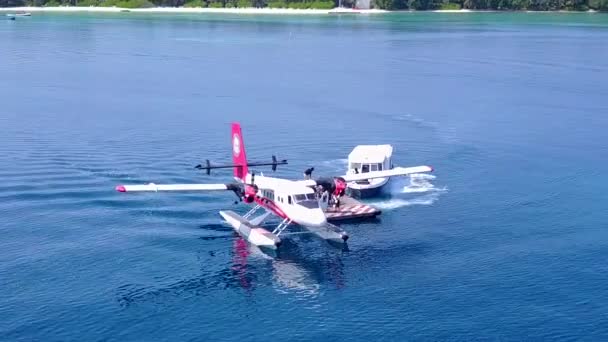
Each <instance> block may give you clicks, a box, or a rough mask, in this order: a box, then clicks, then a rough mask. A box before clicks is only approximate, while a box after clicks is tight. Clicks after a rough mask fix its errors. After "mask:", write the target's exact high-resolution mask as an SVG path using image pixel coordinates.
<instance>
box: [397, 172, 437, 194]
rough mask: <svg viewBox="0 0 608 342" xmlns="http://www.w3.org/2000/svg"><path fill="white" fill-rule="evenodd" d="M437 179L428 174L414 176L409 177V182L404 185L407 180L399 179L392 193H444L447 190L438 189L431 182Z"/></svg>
mask: <svg viewBox="0 0 608 342" xmlns="http://www.w3.org/2000/svg"><path fill="white" fill-rule="evenodd" d="M435 178H436V177H435V176H433V175H428V174H413V175H410V177H409V182H408V183H407V184H404V182H406V180H407V179H408V178H406V180H403V179H397V180H396V181H395V182H394V183H393V184H394V185H393V186H392V187H391V193H404V194H410V193H425V192H443V191H446V190H447V188H437V187H435V185H433V184H432V183H431V182H430V181H431V180H433V179H435Z"/></svg>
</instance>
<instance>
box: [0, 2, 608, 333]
mask: <svg viewBox="0 0 608 342" xmlns="http://www.w3.org/2000/svg"><path fill="white" fill-rule="evenodd" d="M607 76H608V15H603V14H589V13H580V14H565V13H553V14H550V13H519V14H517V13H510V14H508V13H470V14H439V13H399V14H388V15H369V16H368V15H363V16H263V15H259V16H247V15H243V16H237V15H159V14H156V15H144V14H129V13H118V14H43V13H34V15H33V16H32V17H31V18H18V19H17V20H16V21H8V20H6V21H4V20H3V21H1V22H0V100H1V109H0V132H1V133H0V217H1V221H0V236H1V237H0V247H1V248H0V318H1V319H0V340H2V341H195V340H196V341H222V340H235V341H243V340H255V341H333V340H352V341H376V340H385V341H403V340H535V341H538V340H588V341H600V340H607V339H608V296H607V295H606V294H607V292H606V290H607V286H608V264H607V263H606V260H607V258H608V210H607V209H608V207H607V204H608V201H607V200H608V198H607V195H606V194H607V193H608V180H607V178H606V174H607V173H608V139H607V138H606V132H607V130H608V83H607ZM232 121H239V122H241V124H242V125H243V130H244V136H245V143H246V148H247V153H248V156H249V158H250V159H253V160H260V161H265V160H268V159H270V157H271V155H273V154H276V155H277V157H278V158H280V159H282V158H285V159H288V161H289V165H287V166H285V167H283V168H279V170H278V171H277V172H276V175H278V176H281V177H289V178H293V179H300V178H301V177H302V172H303V170H304V169H306V168H308V167H311V166H314V167H315V173H314V174H313V176H321V175H339V174H342V173H343V172H344V171H345V167H346V158H347V155H348V153H349V152H350V151H351V149H352V148H353V147H354V146H355V145H358V144H372V143H378V144H384V143H386V144H392V145H393V146H394V148H395V154H394V162H395V164H396V165H400V166H413V165H420V164H429V165H432V166H434V167H435V172H433V174H432V176H427V177H422V176H417V177H413V178H411V179H410V178H401V179H394V182H393V183H392V184H391V187H390V188H389V189H387V190H388V194H386V195H384V196H382V197H379V198H374V199H370V200H369V201H368V202H369V203H371V204H373V205H375V206H377V207H378V208H381V209H382V210H383V213H382V215H381V217H380V219H379V220H378V221H372V222H360V223H351V224H346V225H343V228H344V229H345V230H347V231H348V232H349V234H350V240H349V243H348V248H346V249H339V248H335V247H333V246H330V245H328V244H327V243H325V242H323V241H319V240H318V239H316V238H314V237H311V236H307V235H302V234H297V235H292V236H289V238H288V239H287V241H286V242H285V245H283V246H282V250H281V251H280V252H279V253H278V255H276V256H268V255H265V254H261V253H259V251H256V250H255V249H253V248H250V247H248V246H247V244H246V243H245V242H244V241H243V240H242V239H240V238H239V237H237V236H235V234H234V233H233V232H232V230H231V228H230V227H228V226H227V225H226V224H224V223H222V221H221V217H220V216H219V214H218V211H219V210H221V209H232V210H236V211H238V212H241V213H243V212H245V211H246V210H247V207H245V206H244V205H234V204H233V201H234V195H233V194H231V193H212V194H209V193H205V194H197V193H181V194H180V193H137V194H124V193H118V192H116V191H114V187H115V186H116V185H118V184H124V183H127V184H143V183H147V182H155V183H175V182H178V183H181V182H226V181H230V180H231V172H230V171H229V170H226V171H217V172H213V173H212V174H211V175H210V176H207V175H205V174H204V173H202V172H200V171H197V170H195V169H194V168H193V167H194V165H196V164H198V163H200V162H202V161H204V160H205V159H211V160H212V161H213V162H217V163H219V162H224V161H228V160H229V158H230V157H229V156H230V137H229V132H230V123H231V122H232ZM259 171H262V172H264V173H271V170H269V169H268V168H266V169H265V168H263V167H262V168H259Z"/></svg>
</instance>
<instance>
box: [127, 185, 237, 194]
mask: <svg viewBox="0 0 608 342" xmlns="http://www.w3.org/2000/svg"><path fill="white" fill-rule="evenodd" d="M217 190H232V189H231V188H230V186H229V185H227V184H154V183H149V184H142V185H118V186H117V187H116V191H119V192H136V191H154V192H156V191H217Z"/></svg>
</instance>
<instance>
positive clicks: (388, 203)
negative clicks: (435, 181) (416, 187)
mask: <svg viewBox="0 0 608 342" xmlns="http://www.w3.org/2000/svg"><path fill="white" fill-rule="evenodd" d="M438 199H439V193H430V194H426V195H423V196H420V197H416V198H412V199H403V198H391V199H389V200H385V201H378V202H370V203H369V204H370V205H371V206H373V207H376V208H378V209H382V210H392V209H398V208H402V207H409V206H412V205H431V204H433V203H435V202H436V201H437V200H438Z"/></svg>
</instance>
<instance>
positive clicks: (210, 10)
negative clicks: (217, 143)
mask: <svg viewBox="0 0 608 342" xmlns="http://www.w3.org/2000/svg"><path fill="white" fill-rule="evenodd" d="M0 12H11V13H13V12H30V13H34V12H99V13H103V12H131V13H224V14H317V15H318V14H337V13H340V14H348V13H353V14H375V13H388V12H390V11H385V10H378V9H369V10H351V9H345V8H342V9H332V10H326V9H290V8H202V7H199V8H186V7H153V8H136V9H127V8H120V7H75V6H70V7H68V6H62V7H12V8H0Z"/></svg>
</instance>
